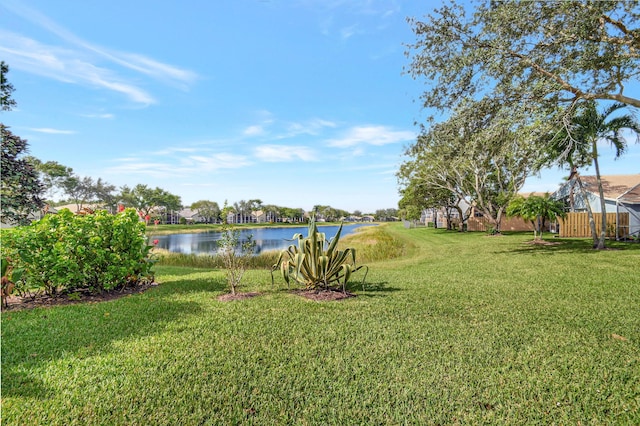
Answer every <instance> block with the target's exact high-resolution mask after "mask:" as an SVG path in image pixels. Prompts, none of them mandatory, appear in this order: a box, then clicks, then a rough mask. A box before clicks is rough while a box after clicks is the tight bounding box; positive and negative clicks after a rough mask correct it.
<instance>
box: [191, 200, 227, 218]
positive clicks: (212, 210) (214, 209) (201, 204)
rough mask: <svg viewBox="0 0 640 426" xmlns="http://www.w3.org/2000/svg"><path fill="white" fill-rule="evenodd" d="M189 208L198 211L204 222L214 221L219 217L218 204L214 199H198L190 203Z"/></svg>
mask: <svg viewBox="0 0 640 426" xmlns="http://www.w3.org/2000/svg"><path fill="white" fill-rule="evenodd" d="M191 210H195V211H197V212H198V215H200V217H202V218H204V220H205V222H206V223H216V222H217V221H218V218H219V217H220V212H221V210H220V206H219V205H218V203H216V202H215V201H209V200H198V201H196V202H195V203H193V204H191Z"/></svg>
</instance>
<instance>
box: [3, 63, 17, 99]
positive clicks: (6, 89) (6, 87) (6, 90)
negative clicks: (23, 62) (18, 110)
mask: <svg viewBox="0 0 640 426" xmlns="http://www.w3.org/2000/svg"><path fill="white" fill-rule="evenodd" d="M8 73H9V65H7V64H6V62H4V61H0V111H11V109H12V108H13V107H15V106H16V101H15V100H13V99H12V98H11V93H13V91H14V90H15V89H14V88H13V85H12V84H11V83H9V81H8V80H7V74H8Z"/></svg>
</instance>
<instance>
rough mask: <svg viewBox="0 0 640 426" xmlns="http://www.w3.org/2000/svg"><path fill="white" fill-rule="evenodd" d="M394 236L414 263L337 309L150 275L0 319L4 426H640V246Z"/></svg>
mask: <svg viewBox="0 0 640 426" xmlns="http://www.w3.org/2000/svg"><path fill="white" fill-rule="evenodd" d="M384 229H385V230H386V232H388V233H389V234H391V235H393V236H394V238H396V239H399V240H401V241H403V242H404V243H405V244H406V247H407V250H406V254H405V255H404V256H403V257H402V258H400V259H395V260H389V261H378V262H374V263H370V264H369V267H370V272H369V275H368V277H367V284H366V287H365V290H364V291H363V289H362V288H361V286H360V282H359V281H358V279H359V278H361V276H360V275H356V276H355V277H354V278H353V279H352V283H351V284H352V291H353V292H355V293H356V294H357V297H352V298H347V299H343V300H340V301H330V302H316V301H310V300H308V299H305V298H302V297H300V296H298V295H296V294H292V293H291V292H290V291H288V290H287V288H286V286H285V285H284V283H282V280H277V286H276V287H275V288H272V287H271V278H270V275H269V272H268V271H266V270H252V271H250V272H249V273H248V274H247V276H246V278H245V280H244V282H246V285H245V286H244V287H242V288H241V290H240V291H257V292H261V293H262V294H261V295H259V296H257V297H253V298H248V299H244V300H240V301H232V302H221V301H219V300H218V296H220V295H221V294H224V293H225V292H227V289H226V287H225V282H224V274H223V272H222V271H220V270H207V269H196V268H187V267H173V266H157V267H156V268H155V270H156V278H157V281H158V282H159V283H160V285H158V286H157V287H153V288H151V289H150V290H148V291H146V292H144V293H142V294H136V295H131V296H126V297H123V298H120V299H118V300H113V301H107V302H101V303H83V304H77V305H69V306H60V307H52V308H36V309H32V310H25V311H19V312H18V311H7V312H4V313H3V314H2V423H3V424H4V425H25V424H29V425H36V424H42V425H58V424H59V425H72V424H114V425H115V424H145V425H146V424H153V425H165V424H166V425H170V424H176V425H178V424H179V425H200V424H203V425H204V424H211V425H214V424H261V425H262V424H269V425H280V424H302V425H305V424H309V425H312V424H337V425H347V424H379V425H386V424H389V425H396V424H623V425H624V424H640V282H639V281H640V280H639V279H638V265H640V244H622V243H615V242H612V243H610V244H609V246H610V247H611V248H613V249H611V250H605V251H595V250H591V249H590V242H589V241H588V240H561V239H555V240H554V241H553V242H556V243H558V244H556V245H532V244H527V242H528V241H529V240H530V239H531V238H532V235H531V234H530V233H523V234H512V235H504V236H497V237H489V236H487V235H485V234H482V233H467V234H459V233H454V232H446V231H443V230H433V229H425V228H419V229H404V228H402V226H401V225H400V224H391V225H385V228H384ZM546 237H547V238H548V239H550V240H553V239H552V238H550V236H549V235H547V236H546ZM355 238H356V239H357V238H358V237H357V236H356V237H355Z"/></svg>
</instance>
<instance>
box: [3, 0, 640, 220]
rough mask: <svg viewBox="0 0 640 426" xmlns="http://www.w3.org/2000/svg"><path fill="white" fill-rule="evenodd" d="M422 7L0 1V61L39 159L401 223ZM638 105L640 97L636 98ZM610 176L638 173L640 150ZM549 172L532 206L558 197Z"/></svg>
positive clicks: (88, 172)
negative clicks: (398, 213)
mask: <svg viewBox="0 0 640 426" xmlns="http://www.w3.org/2000/svg"><path fill="white" fill-rule="evenodd" d="M431 9H432V7H431V6H425V4H424V3H423V2H416V1H412V0H397V1H393V0H379V1H377V0H369V1H366V0H291V1H284V0H237V1H205V0H194V1H191V2H176V1H170V0H154V1H122V0H112V1H108V2H87V1H76V0H68V1H50V0H0V59H2V60H4V61H5V62H7V63H8V64H9V67H10V72H9V75H8V77H9V81H10V82H11V83H12V84H13V86H14V87H15V89H16V91H15V92H14V95H13V98H14V99H15V100H16V102H17V103H18V107H17V108H15V109H14V110H13V111H11V112H4V113H2V117H1V120H2V122H3V123H5V124H6V125H8V126H10V127H11V130H12V132H13V133H14V134H16V135H18V136H20V137H22V138H24V139H27V140H28V142H29V147H30V153H31V155H34V156H35V157H37V158H39V159H40V160H42V161H57V162H59V163H61V164H63V165H65V166H69V167H72V168H73V170H74V172H75V173H76V174H77V175H79V176H81V177H83V176H91V177H93V178H94V179H97V178H102V179H103V180H105V181H107V182H109V183H111V184H113V185H116V186H117V187H120V186H122V185H128V186H134V185H136V184H139V183H141V184H146V185H148V186H150V187H160V188H162V189H165V190H167V191H169V192H171V193H173V194H176V195H179V196H180V197H181V198H182V201H183V203H184V204H185V205H189V204H191V203H192V202H195V201H197V200H201V199H206V200H211V201H217V202H218V203H219V204H220V205H221V206H222V204H223V203H224V201H225V200H228V201H229V203H233V202H236V201H240V200H248V199H260V200H262V201H263V202H264V203H266V204H276V205H280V206H286V207H296V208H297V207H301V208H303V209H305V210H310V209H311V208H312V207H313V206H314V205H316V204H322V205H331V206H332V207H335V208H340V209H344V210H347V211H350V212H352V211H354V210H360V211H362V212H365V213H366V212H374V211H375V210H377V209H383V208H397V202H398V200H399V195H398V184H397V179H396V177H395V173H396V171H397V170H398V166H399V164H400V163H401V162H402V161H403V157H402V154H403V151H404V149H405V147H406V146H407V145H408V144H410V143H412V142H413V140H414V139H415V137H416V134H417V132H418V127H417V126H416V125H415V124H414V123H415V122H416V121H417V122H420V121H421V120H423V119H424V118H425V117H426V113H425V111H423V110H422V109H421V105H420V102H419V101H418V98H419V96H420V93H421V91H422V90H424V89H425V82H424V81H414V80H412V79H411V78H410V77H409V76H408V75H403V67H405V66H406V65H408V63H409V59H408V58H406V57H405V55H404V52H405V47H404V44H406V43H411V42H413V41H414V39H415V38H414V35H413V33H412V32H411V29H410V27H409V25H408V24H407V23H406V20H405V18H406V17H408V16H422V15H424V14H425V13H429V12H430V11H431ZM639 92H640V91H639V90H637V87H636V92H635V93H636V95H638V93H639ZM612 157H613V155H612V152H611V151H607V150H605V151H604V152H603V153H602V172H603V174H614V173H615V174H623V173H638V172H639V171H640V167H639V166H638V165H639V164H640V145H638V144H632V145H631V146H630V150H629V152H628V153H627V154H626V155H625V157H624V158H622V159H619V160H617V161H615V162H613V161H610V159H611V158H612ZM564 175H565V173H564V172H561V171H558V170H555V169H554V170H547V171H544V172H543V173H542V174H541V176H540V177H533V178H531V179H529V180H528V181H527V184H526V185H525V187H524V188H523V191H546V190H549V191H553V190H554V189H555V188H557V186H558V184H559V183H560V182H561V180H562V176H564Z"/></svg>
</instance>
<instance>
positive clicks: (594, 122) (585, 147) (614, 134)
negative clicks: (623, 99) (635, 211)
mask: <svg viewBox="0 0 640 426" xmlns="http://www.w3.org/2000/svg"><path fill="white" fill-rule="evenodd" d="M626 106H627V105H625V104H622V103H614V104H612V105H611V106H609V107H608V108H606V109H605V110H604V111H602V112H599V111H598V109H597V108H596V102H595V101H586V102H584V103H583V104H582V105H580V106H579V108H578V110H577V112H576V114H575V115H574V117H573V119H572V121H571V125H570V128H569V132H570V136H569V138H568V139H569V140H570V142H571V143H570V145H569V149H568V151H567V161H568V162H569V164H570V165H571V166H573V167H583V166H586V165H588V164H590V163H591V162H593V166H594V168H595V172H596V182H597V185H598V193H599V195H600V211H601V217H602V225H601V228H600V236H599V238H598V241H597V243H596V242H595V241H594V248H598V249H604V248H605V244H604V240H605V235H606V229H607V217H606V205H605V199H604V190H603V188H602V179H601V176H600V164H599V163H598V156H599V154H598V141H607V142H609V143H610V144H611V146H612V147H613V148H614V149H615V151H616V157H615V158H618V157H620V156H621V155H622V154H623V153H624V152H625V150H626V148H627V141H626V140H625V138H624V136H623V130H629V131H631V132H632V133H635V135H636V142H638V141H640V123H638V120H637V119H636V118H635V117H634V116H633V115H631V114H624V115H618V116H615V117H610V116H611V115H613V114H614V113H615V112H617V111H618V110H620V109H622V108H625V107H626ZM573 174H574V173H573V172H572V175H573ZM585 202H586V203H588V202H589V201H588V199H585ZM594 238H595V236H594Z"/></svg>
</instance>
